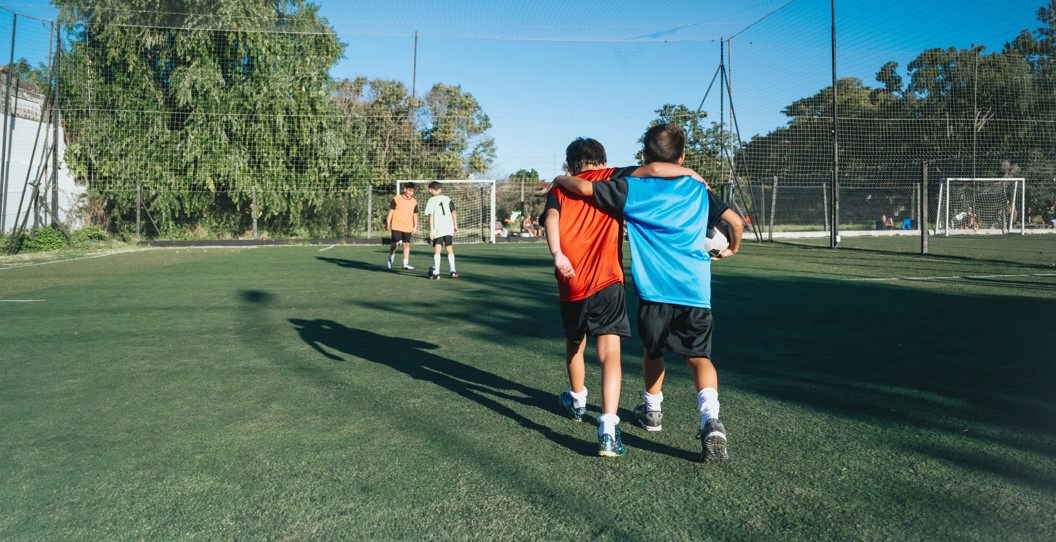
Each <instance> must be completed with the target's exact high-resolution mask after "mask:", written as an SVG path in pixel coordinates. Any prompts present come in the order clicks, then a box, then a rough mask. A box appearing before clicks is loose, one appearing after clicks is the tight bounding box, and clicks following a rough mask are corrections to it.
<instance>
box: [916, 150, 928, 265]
mask: <svg viewBox="0 0 1056 542" xmlns="http://www.w3.org/2000/svg"><path fill="white" fill-rule="evenodd" d="M929 222H930V220H929V218H928V161H927V160H924V162H922V164H921V176H920V220H919V221H918V225H919V226H920V253H921V254H927V253H928V223H929Z"/></svg>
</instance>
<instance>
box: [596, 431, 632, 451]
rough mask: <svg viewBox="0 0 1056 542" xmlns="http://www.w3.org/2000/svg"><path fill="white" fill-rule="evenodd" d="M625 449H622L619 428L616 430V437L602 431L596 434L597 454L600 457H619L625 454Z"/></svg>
mask: <svg viewBox="0 0 1056 542" xmlns="http://www.w3.org/2000/svg"><path fill="white" fill-rule="evenodd" d="M626 453H627V451H626V450H624V449H623V438H622V437H621V436H620V430H619V429H617V430H616V438H613V437H612V435H610V434H608V433H602V434H601V435H598V455H600V456H602V457H620V456H622V455H624V454H626Z"/></svg>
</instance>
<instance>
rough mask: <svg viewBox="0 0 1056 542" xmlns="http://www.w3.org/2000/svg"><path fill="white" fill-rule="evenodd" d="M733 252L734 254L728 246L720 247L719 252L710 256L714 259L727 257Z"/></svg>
mask: <svg viewBox="0 0 1056 542" xmlns="http://www.w3.org/2000/svg"><path fill="white" fill-rule="evenodd" d="M734 254H736V252H734V251H732V250H730V249H729V248H724V249H722V251H721V252H719V253H718V254H716V255H714V256H712V258H714V259H716V260H721V259H723V258H729V257H730V256H733V255H734Z"/></svg>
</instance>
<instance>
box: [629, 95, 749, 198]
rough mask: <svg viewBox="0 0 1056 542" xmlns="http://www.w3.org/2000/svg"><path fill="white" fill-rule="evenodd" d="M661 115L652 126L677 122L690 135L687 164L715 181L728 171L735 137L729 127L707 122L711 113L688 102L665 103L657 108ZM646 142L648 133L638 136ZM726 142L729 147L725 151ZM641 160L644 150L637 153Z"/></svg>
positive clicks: (658, 113)
mask: <svg viewBox="0 0 1056 542" xmlns="http://www.w3.org/2000/svg"><path fill="white" fill-rule="evenodd" d="M656 113H657V118H656V119H654V120H653V121H651V122H650V123H649V127H650V128H651V127H653V126H656V125H658V124H668V123H670V124H677V125H678V126H679V127H681V128H682V131H683V132H684V133H685V135H686V159H685V162H684V163H683V165H685V166H686V167H688V168H690V169H693V170H695V171H696V172H697V173H700V175H701V176H702V177H704V178H705V179H707V180H708V181H709V182H711V183H713V184H714V183H717V182H721V181H722V180H723V172H726V174H727V175H728V174H729V172H730V170H731V168H730V161H729V156H732V153H733V149H732V148H731V145H732V142H733V138H732V134H730V132H729V131H723V130H722V127H721V126H719V124H718V123H714V122H713V123H711V124H710V125H708V126H705V125H704V119H705V118H706V117H707V113H703V112H701V113H698V112H696V111H693V110H690V109H689V108H688V107H686V106H684V105H680V104H679V105H675V104H664V105H663V107H661V108H660V109H657V110H656ZM638 142H639V143H642V144H643V145H644V143H645V135H644V134H643V135H642V137H640V138H639V139H638ZM723 143H725V144H726V146H727V147H726V149H727V150H726V151H723ZM635 158H637V159H638V161H639V162H641V160H642V151H640V150H639V151H638V152H637V153H636V154H635Z"/></svg>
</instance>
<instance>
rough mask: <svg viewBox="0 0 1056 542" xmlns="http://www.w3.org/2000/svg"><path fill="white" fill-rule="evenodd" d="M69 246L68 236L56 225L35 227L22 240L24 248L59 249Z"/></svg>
mask: <svg viewBox="0 0 1056 542" xmlns="http://www.w3.org/2000/svg"><path fill="white" fill-rule="evenodd" d="M67 246H69V242H68V241H67V240H66V236H65V235H63V233H62V232H61V231H59V229H58V228H56V227H54V226H45V227H43V228H34V229H33V230H32V231H30V232H29V235H27V236H25V238H24V239H23V240H22V247H21V248H23V249H27V250H59V249H60V248H65V247H67Z"/></svg>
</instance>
